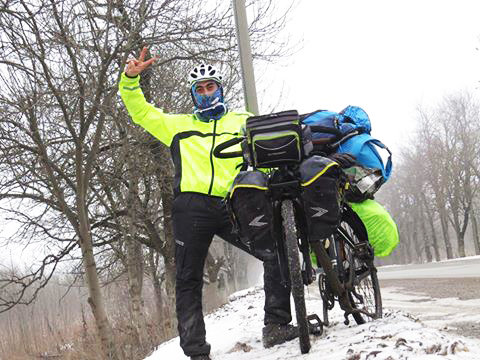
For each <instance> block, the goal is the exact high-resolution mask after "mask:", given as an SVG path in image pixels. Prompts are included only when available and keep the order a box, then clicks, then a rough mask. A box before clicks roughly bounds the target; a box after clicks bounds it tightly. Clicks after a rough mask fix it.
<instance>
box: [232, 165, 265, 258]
mask: <svg viewBox="0 0 480 360" xmlns="http://www.w3.org/2000/svg"><path fill="white" fill-rule="evenodd" d="M267 184H268V177H267V175H266V174H264V173H262V172H261V171H258V170H253V171H240V173H239V174H238V175H237V177H236V178H235V180H234V181H233V184H232V187H231V189H230V192H229V194H228V196H227V207H228V210H229V211H228V212H229V214H230V218H231V220H232V222H233V227H234V231H235V232H236V233H237V234H238V236H239V238H240V241H242V243H244V244H245V245H247V246H248V248H249V249H250V251H251V253H252V254H253V255H255V256H256V257H258V258H260V259H262V260H263V259H267V258H273V256H274V245H273V240H272V239H273V238H272V235H271V234H272V231H271V230H272V227H273V208H272V204H271V202H270V201H269V199H268V198H267V195H266V193H267V190H268V187H267Z"/></svg>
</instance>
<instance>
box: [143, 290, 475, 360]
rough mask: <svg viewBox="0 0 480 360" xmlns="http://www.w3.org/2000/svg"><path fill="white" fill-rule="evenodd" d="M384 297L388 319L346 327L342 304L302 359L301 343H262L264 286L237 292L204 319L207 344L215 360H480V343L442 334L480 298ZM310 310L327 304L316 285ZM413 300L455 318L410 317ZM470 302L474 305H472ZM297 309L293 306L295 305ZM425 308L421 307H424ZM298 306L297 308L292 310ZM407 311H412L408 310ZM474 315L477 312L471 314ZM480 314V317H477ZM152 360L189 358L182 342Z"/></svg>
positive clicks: (162, 348) (391, 294)
mask: <svg viewBox="0 0 480 360" xmlns="http://www.w3.org/2000/svg"><path fill="white" fill-rule="evenodd" d="M382 295H383V297H384V317H383V319H380V320H377V321H374V322H370V323H367V324H364V325H356V324H355V322H354V321H353V320H352V321H351V322H350V325H348V326H347V325H345V324H344V323H343V312H341V310H340V309H339V307H338V305H337V306H336V307H335V308H334V309H333V310H332V312H331V313H330V315H329V317H330V321H331V325H330V327H328V328H324V333H323V335H321V336H319V337H314V336H311V342H312V349H311V350H310V352H309V353H308V354H304V355H302V354H301V353H300V348H299V345H298V339H295V340H293V341H290V342H288V343H285V344H282V345H278V346H275V347H273V348H270V349H264V348H263V346H262V342H261V333H262V327H263V301H264V294H263V290H262V289H261V287H255V288H251V289H248V290H244V291H241V292H238V293H236V294H234V295H232V296H231V297H230V302H229V303H228V304H226V305H224V306H223V307H221V308H220V309H219V310H217V311H216V312H215V313H212V314H210V315H208V316H206V318H205V322H206V329H207V341H208V342H209V343H210V344H211V345H212V353H211V356H212V359H214V360H220V359H222V360H240V359H241V360H247V359H262V360H280V359H322V360H340V359H342V360H343V359H347V360H366V359H370V360H373V359H375V360H397V359H409V360H410V359H411V360H413V359H419V360H420V359H422V360H423V359H425V360H427V359H444V360H445V359H451V360H454V359H468V360H474V359H480V341H479V340H478V339H474V338H465V337H461V336H458V335H455V334H451V333H448V332H446V331H442V330H441V329H442V328H443V327H445V326H448V324H450V323H451V322H452V321H453V320H454V318H455V316H456V317H457V318H459V317H463V316H465V313H463V312H461V311H460V312H457V313H456V312H455V306H456V304H457V308H458V304H460V303H468V304H466V306H467V307H470V306H472V310H473V309H474V308H475V307H476V309H477V310H476V311H475V312H474V314H478V313H479V312H478V309H479V308H480V307H479V305H480V304H479V303H480V301H479V300H476V303H475V301H473V300H470V301H460V300H457V299H440V300H434V301H433V300H432V301H430V300H431V299H428V298H427V299H426V298H425V296H423V297H420V298H421V299H418V298H416V296H414V295H412V296H410V295H401V294H398V293H397V292H396V289H393V288H386V289H382ZM306 299H307V310H308V311H309V312H310V313H311V312H315V311H316V312H317V314H319V315H321V313H322V310H321V309H322V303H321V300H320V298H319V295H318V292H317V291H316V288H315V287H313V286H312V287H310V288H309V289H308V292H307V294H306ZM409 302H412V303H413V304H414V306H417V308H416V310H415V311H417V310H418V312H419V313H421V312H422V309H421V306H420V305H419V304H422V306H423V305H425V306H426V307H428V306H429V305H428V304H430V306H451V307H452V315H451V316H450V317H446V318H445V319H444V321H443V322H442V320H438V318H437V319H436V320H435V322H431V323H428V322H425V321H423V320H419V319H418V318H417V317H415V316H413V315H410V314H409V313H408V312H406V311H405V310H401V309H402V308H404V309H405V308H406V307H407V305H405V304H408V303H409ZM470 302H471V303H470ZM292 305H293V304H292ZM419 307H420V308H419ZM292 308H293V307H292ZM406 310H409V309H408V308H407V309H406ZM470 314H472V313H470ZM477 316H478V315H477ZM147 359H148V360H164V359H174V360H177V359H178V360H181V359H187V357H185V356H184V355H183V352H182V350H181V348H180V345H179V340H178V338H175V339H172V340H171V341H168V342H166V343H164V344H161V345H160V346H159V347H158V349H157V350H156V351H155V352H154V353H153V354H151V355H150V356H149V357H148V358H147Z"/></svg>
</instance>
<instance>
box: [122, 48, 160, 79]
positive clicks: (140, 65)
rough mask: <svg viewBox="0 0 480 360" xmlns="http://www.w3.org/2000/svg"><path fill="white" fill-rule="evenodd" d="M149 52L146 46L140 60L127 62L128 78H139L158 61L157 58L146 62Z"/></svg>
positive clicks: (126, 72)
mask: <svg viewBox="0 0 480 360" xmlns="http://www.w3.org/2000/svg"><path fill="white" fill-rule="evenodd" d="M147 51H148V47H146V46H144V47H143V49H142V51H141V52H140V56H139V57H138V59H131V60H129V61H128V62H127V66H126V68H125V74H127V76H130V77H135V76H137V75H138V74H140V73H141V72H142V71H143V70H145V69H146V68H148V67H149V66H150V65H152V64H153V63H154V62H155V61H156V60H157V57H156V56H155V57H153V58H151V59H148V60H147V61H145V55H147Z"/></svg>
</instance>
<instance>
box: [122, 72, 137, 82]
mask: <svg viewBox="0 0 480 360" xmlns="http://www.w3.org/2000/svg"><path fill="white" fill-rule="evenodd" d="M139 81H140V76H139V75H137V76H135V77H130V76H127V74H125V72H122V82H123V83H126V84H137V83H138V82H139Z"/></svg>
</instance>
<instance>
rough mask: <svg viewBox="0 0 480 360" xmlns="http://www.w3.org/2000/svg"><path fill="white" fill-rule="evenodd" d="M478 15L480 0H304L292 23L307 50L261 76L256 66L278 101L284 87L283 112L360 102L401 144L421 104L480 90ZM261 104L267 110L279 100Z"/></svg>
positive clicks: (384, 135) (376, 126)
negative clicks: (462, 92) (465, 91)
mask: <svg viewBox="0 0 480 360" xmlns="http://www.w3.org/2000/svg"><path fill="white" fill-rule="evenodd" d="M479 20H480V1H478V0H402V1H398V0H363V1H360V0H336V1H324V0H323V1H322V0H320V1H319V0H302V1H300V2H299V5H298V6H297V7H296V8H295V9H294V11H293V12H292V13H291V14H290V21H289V22H288V24H287V29H286V32H287V33H288V34H289V35H290V36H291V38H292V44H301V50H300V51H299V52H297V53H296V54H294V55H293V56H292V57H290V58H289V59H287V60H286V61H285V62H284V64H283V66H282V67H280V66H270V67H269V68H268V70H267V72H266V73H265V74H262V76H260V74H261V73H263V69H257V68H256V69H255V70H256V77H257V84H258V85H257V88H258V89H259V93H261V90H262V89H264V88H265V87H267V89H268V94H269V95H270V96H271V97H272V99H275V98H277V97H278V96H279V95H280V93H281V88H282V87H283V94H284V97H283V102H282V103H281V105H280V106H279V110H280V109H282V110H285V109H288V108H296V109H298V110H299V111H300V112H310V111H313V110H316V109H328V110H332V111H340V110H342V109H343V108H344V107H345V106H347V105H358V106H361V107H362V108H364V109H365V110H366V111H367V113H368V114H369V116H370V119H371V120H372V125H373V132H372V135H374V136H376V137H378V138H380V139H381V140H382V141H383V142H384V143H385V144H386V145H387V146H389V147H390V148H393V149H394V150H395V149H397V148H398V145H399V144H400V142H401V141H403V140H405V139H406V136H407V134H408V132H409V131H411V130H412V129H413V127H414V118H415V112H416V111H415V108H416V107H417V105H419V104H422V105H424V106H434V105H435V104H437V103H438V102H440V101H441V99H442V97H443V96H444V95H447V94H450V93H453V92H456V91H460V90H464V89H471V90H473V91H474V92H475V93H478V92H479V90H478V89H475V88H478V85H479V80H480V51H478V50H476V48H479V47H480V21H479ZM272 82H273V83H272ZM264 84H267V85H264ZM259 102H260V107H261V109H260V111H262V110H266V108H267V106H268V103H269V102H271V103H274V100H271V99H269V98H264V99H260V100H259ZM262 106H263V107H264V108H265V109H262Z"/></svg>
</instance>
